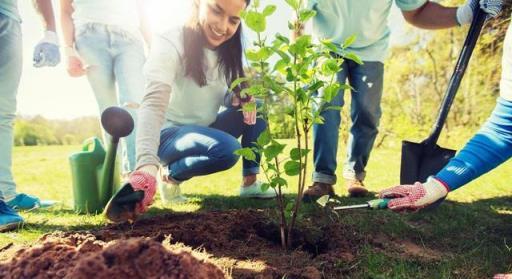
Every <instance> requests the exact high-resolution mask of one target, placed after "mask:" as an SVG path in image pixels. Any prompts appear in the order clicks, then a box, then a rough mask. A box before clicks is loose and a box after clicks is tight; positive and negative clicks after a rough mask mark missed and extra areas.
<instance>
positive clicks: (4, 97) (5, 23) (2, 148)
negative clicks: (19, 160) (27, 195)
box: [0, 14, 22, 200]
mask: <svg viewBox="0 0 512 279" xmlns="http://www.w3.org/2000/svg"><path fill="white" fill-rule="evenodd" d="M0 46H1V48H0V199H3V200H7V199H11V198H13V197H14V196H16V184H15V183H14V180H13V177H12V171H11V167H12V145H13V123H14V118H15V117H16V94H17V92H18V85H19V82H20V78H21V67H22V55H21V50H22V47H21V27H20V24H19V23H18V22H16V21H14V20H12V19H10V18H9V17H7V16H4V15H1V14H0Z"/></svg>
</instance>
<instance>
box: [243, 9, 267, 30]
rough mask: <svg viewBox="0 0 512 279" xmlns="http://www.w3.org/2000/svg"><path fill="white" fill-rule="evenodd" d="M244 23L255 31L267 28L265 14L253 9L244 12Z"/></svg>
mask: <svg viewBox="0 0 512 279" xmlns="http://www.w3.org/2000/svg"><path fill="white" fill-rule="evenodd" d="M245 23H246V24H247V26H248V27H249V28H250V29H252V30H253V31H254V32H257V33H262V32H264V31H265V29H266V28H267V21H266V19H265V16H264V15H263V14H260V13H258V12H255V11H248V12H247V13H246V14H245Z"/></svg>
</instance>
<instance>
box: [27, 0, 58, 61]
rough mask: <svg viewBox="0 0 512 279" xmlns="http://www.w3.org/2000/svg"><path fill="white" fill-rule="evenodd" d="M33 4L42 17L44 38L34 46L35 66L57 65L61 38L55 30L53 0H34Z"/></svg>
mask: <svg viewBox="0 0 512 279" xmlns="http://www.w3.org/2000/svg"><path fill="white" fill-rule="evenodd" d="M32 3H33V6H34V9H35V10H36V12H37V13H38V14H39V15H40V17H41V19H42V25H43V29H44V35H43V38H42V39H41V40H40V41H39V43H38V44H37V45H36V46H35V48H34V53H33V63H34V66H35V67H44V66H52V67H53V66H56V65H57V64H59V62H60V52H59V38H58V36H57V33H56V31H55V16H54V13H53V6H52V1H51V0H33V2H32Z"/></svg>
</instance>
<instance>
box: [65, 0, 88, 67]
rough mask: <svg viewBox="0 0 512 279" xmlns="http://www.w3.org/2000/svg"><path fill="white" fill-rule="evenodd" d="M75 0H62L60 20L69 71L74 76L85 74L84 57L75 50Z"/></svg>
mask: <svg viewBox="0 0 512 279" xmlns="http://www.w3.org/2000/svg"><path fill="white" fill-rule="evenodd" d="M72 2H73V0H60V22H61V28H62V36H63V38H64V53H65V55H66V60H67V71H68V73H69V75H70V76H72V77H79V76H82V75H84V74H85V67H84V64H83V61H82V59H81V58H80V56H79V55H78V53H77V52H76V50H75V25H74V23H73V18H72V17H71V16H72V15H73V11H74V10H73V6H72V5H71V4H72Z"/></svg>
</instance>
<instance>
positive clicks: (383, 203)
mask: <svg viewBox="0 0 512 279" xmlns="http://www.w3.org/2000/svg"><path fill="white" fill-rule="evenodd" d="M389 201H390V199H375V200H371V201H367V202H366V203H364V204H356V205H346V206H336V207H334V208H333V210H344V209H356V208H369V209H386V208H388V202H389Z"/></svg>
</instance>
